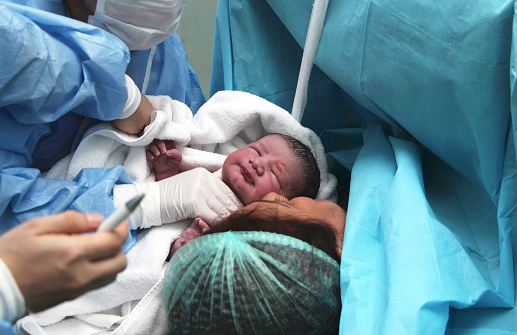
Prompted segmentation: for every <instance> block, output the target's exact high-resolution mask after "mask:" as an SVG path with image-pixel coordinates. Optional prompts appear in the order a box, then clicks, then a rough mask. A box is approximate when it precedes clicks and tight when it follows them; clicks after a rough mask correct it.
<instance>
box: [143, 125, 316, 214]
mask: <svg viewBox="0 0 517 335" xmlns="http://www.w3.org/2000/svg"><path fill="white" fill-rule="evenodd" d="M146 155H147V159H148V161H149V162H150V163H151V164H152V166H153V168H154V170H155V178H156V181H159V180H162V179H165V178H168V177H172V176H174V175H176V174H178V173H180V172H182V171H180V163H181V153H180V151H179V150H178V149H176V146H175V144H174V142H172V141H162V140H156V141H154V142H153V143H151V145H150V146H149V150H148V151H147V153H146ZM215 173H216V174H219V173H220V175H221V176H222V177H221V178H222V180H223V182H224V183H225V184H226V185H228V186H229V187H230V189H231V190H232V191H233V192H234V193H235V194H236V195H237V197H239V199H240V200H241V201H242V202H243V203H244V205H248V204H250V203H252V202H254V201H257V200H261V199H262V198H263V197H264V196H265V195H266V194H268V193H270V192H275V193H277V194H280V195H281V196H284V197H286V198H287V199H292V198H295V197H299V196H305V197H309V198H313V199H314V198H315V197H316V195H317V193H318V189H319V187H320V171H319V168H318V164H317V163H316V159H315V158H314V156H313V154H312V152H311V150H310V149H309V147H307V146H306V145H305V144H303V143H302V142H300V141H298V140H296V139H294V138H292V137H290V136H287V135H282V134H269V135H266V136H264V137H262V138H260V139H259V140H257V141H255V142H253V143H251V144H249V145H247V146H245V147H244V148H242V149H239V150H236V151H234V152H232V153H231V154H230V155H228V157H227V158H226V160H225V161H224V164H223V167H222V169H221V170H220V171H218V172H215Z"/></svg>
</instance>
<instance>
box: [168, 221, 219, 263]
mask: <svg viewBox="0 0 517 335" xmlns="http://www.w3.org/2000/svg"><path fill="white" fill-rule="evenodd" d="M209 230H210V226H209V225H208V224H207V223H206V222H205V221H203V220H201V219H200V218H195V219H194V221H192V223H191V225H190V227H188V228H187V229H186V230H185V231H184V232H183V233H182V234H181V235H180V236H179V237H178V238H177V239H176V241H174V243H173V244H172V246H171V249H170V251H169V256H168V257H167V260H169V259H170V258H171V257H172V255H174V253H175V252H176V251H178V249H179V248H181V247H182V246H184V245H185V244H186V243H187V242H190V241H192V240H194V239H196V238H198V237H199V236H201V235H204V234H206V233H207V232H208V231H209Z"/></svg>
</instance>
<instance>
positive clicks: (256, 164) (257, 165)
mask: <svg viewBox="0 0 517 335" xmlns="http://www.w3.org/2000/svg"><path fill="white" fill-rule="evenodd" d="M250 163H251V166H252V167H253V169H255V171H257V174H258V175H259V176H262V175H263V174H264V166H263V165H264V164H263V162H262V160H261V159H258V158H252V159H250Z"/></svg>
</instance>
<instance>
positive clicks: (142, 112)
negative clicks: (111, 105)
mask: <svg viewBox="0 0 517 335" xmlns="http://www.w3.org/2000/svg"><path fill="white" fill-rule="evenodd" d="M141 96H142V99H141V101H140V105H139V106H138V108H137V109H136V111H135V112H134V113H133V114H131V116H129V117H127V118H125V119H118V120H113V121H112V123H113V125H114V126H115V127H117V128H118V129H119V130H120V131H123V132H125V133H128V134H131V135H137V134H140V133H141V132H142V131H143V130H144V128H145V127H146V126H147V125H149V123H150V122H151V114H152V113H153V111H154V110H155V109H156V108H154V107H153V105H152V104H151V102H150V101H149V99H147V97H146V96H145V95H143V94H141Z"/></svg>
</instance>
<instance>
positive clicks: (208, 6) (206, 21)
mask: <svg viewBox="0 0 517 335" xmlns="http://www.w3.org/2000/svg"><path fill="white" fill-rule="evenodd" d="M216 10H217V0H189V1H188V2H187V6H186V8H185V10H184V11H183V15H182V16H181V21H180V24H179V26H178V29H177V31H176V32H177V33H178V35H179V37H180V38H181V41H182V42H183V45H184V46H185V51H186V53H187V57H188V61H189V64H190V66H192V68H193V69H194V71H196V73H197V76H198V77H199V82H200V84H201V89H202V90H203V93H204V94H205V97H206V98H207V99H208V98H209V94H210V69H211V63H212V44H213V39H214V23H215V12H216Z"/></svg>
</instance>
